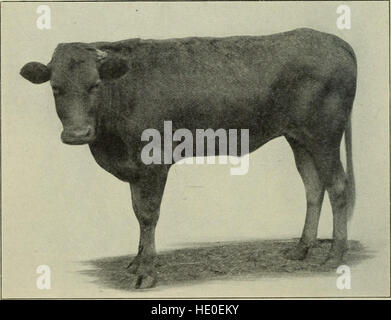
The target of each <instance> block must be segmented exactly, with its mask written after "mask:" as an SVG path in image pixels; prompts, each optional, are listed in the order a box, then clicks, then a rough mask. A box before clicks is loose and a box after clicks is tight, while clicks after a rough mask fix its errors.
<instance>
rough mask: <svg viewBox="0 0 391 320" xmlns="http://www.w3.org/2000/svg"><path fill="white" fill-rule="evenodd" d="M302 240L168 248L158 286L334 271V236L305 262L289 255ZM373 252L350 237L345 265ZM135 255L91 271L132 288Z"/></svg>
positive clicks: (95, 263)
mask: <svg viewBox="0 0 391 320" xmlns="http://www.w3.org/2000/svg"><path fill="white" fill-rule="evenodd" d="M297 241H298V239H291V240H255V241H246V242H217V243H202V244H197V245H194V246H193V247H189V248H184V249H177V250H170V251H163V252H160V253H159V254H158V258H157V264H156V266H157V272H158V286H172V285H175V284H178V283H182V284H183V283H188V284H191V283H198V282H203V281H210V280H222V279H234V278H237V279H243V278H251V277H255V278H259V277H266V276H267V277H281V278H283V277H288V276H295V275H296V276H305V275H312V276H314V275H315V274H319V275H322V274H326V273H330V272H333V273H335V267H331V266H326V265H323V264H322V262H324V260H325V259H326V257H327V253H328V250H329V248H330V246H331V240H319V241H318V243H317V245H316V246H315V247H314V248H312V249H311V250H310V252H309V255H308V257H307V258H306V259H305V260H303V261H294V260H289V259H287V258H285V255H284V253H285V252H286V251H287V250H289V249H291V248H293V247H294V246H295V244H296V243H297ZM371 256H372V255H371V253H370V252H369V251H368V250H366V249H365V247H363V246H362V245H361V244H360V243H359V242H358V241H349V251H348V252H347V254H346V255H345V263H346V264H347V265H349V266H352V265H355V264H358V263H360V261H363V260H364V259H368V258H370V257H371ZM133 257H134V256H130V255H129V256H119V257H109V258H102V259H97V260H91V261H87V262H83V263H87V264H88V265H89V266H91V269H89V270H83V271H81V273H82V274H85V275H88V276H92V277H93V278H94V279H95V280H94V282H95V283H96V284H98V285H99V286H102V287H108V288H113V289H120V290H127V291H132V290H135V289H133V285H132V284H133V283H134V281H135V280H136V279H135V278H136V277H135V275H134V274H132V273H130V272H129V271H128V269H127V268H126V267H127V265H128V264H129V262H130V261H132V259H133Z"/></svg>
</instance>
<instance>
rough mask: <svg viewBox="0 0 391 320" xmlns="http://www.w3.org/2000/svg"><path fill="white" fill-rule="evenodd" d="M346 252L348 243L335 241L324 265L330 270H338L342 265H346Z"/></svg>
mask: <svg viewBox="0 0 391 320" xmlns="http://www.w3.org/2000/svg"><path fill="white" fill-rule="evenodd" d="M346 251H347V244H346V241H334V242H333V245H332V247H331V249H330V251H329V254H328V256H327V258H326V260H325V261H324V262H323V265H324V266H327V267H330V268H334V267H335V268H337V267H339V266H340V265H343V264H344V263H345V261H344V255H345V252H346Z"/></svg>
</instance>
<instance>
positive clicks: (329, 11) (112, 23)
mask: <svg viewBox="0 0 391 320" xmlns="http://www.w3.org/2000/svg"><path fill="white" fill-rule="evenodd" d="M39 4H42V3H39ZM39 4H38V3H3V4H2V20H1V22H2V37H1V41H2V46H1V48H2V52H1V54H2V56H1V57H2V61H1V62H2V65H1V67H2V68H1V70H2V110H1V111H2V135H1V136H2V205H3V206H2V209H3V210H2V232H3V233H2V235H3V252H2V253H3V260H2V263H3V264H2V266H3V295H4V296H5V297H99V296H102V297H103V296H104V297H110V296H111V297H114V296H117V297H119V296H123V297H140V296H149V297H163V296H171V297H172V296H187V297H190V296H220V297H221V296H255V297H260V296H295V295H297V296H311V295H316V296H340V295H354V296H364V295H367V296H368V295H378V296H379V295H387V294H389V260H390V258H389V227H390V223H389V171H388V163H389V143H388V134H389V128H388V118H389V117H388V94H389V93H388V70H389V65H388V58H389V57H388V48H389V42H388V41H389V40H388V10H389V9H388V3H387V2H368V3H367V2H358V3H349V2H344V3H343V4H348V5H349V6H350V9H351V29H350V30H346V29H345V30H339V29H338V28H337V26H336V20H337V17H338V14H337V13H336V10H337V7H338V5H340V4H341V3H338V2H321V3H320V2H318V3H315V2H306V3H301V2H296V3H294V2H252V3H223V2H221V3H207V2H204V3H47V4H48V5H49V6H50V9H51V25H52V28H51V29H50V30H39V29H38V28H37V27H36V20H37V18H38V16H39V15H38V14H37V13H36V9H37V7H38V5H39ZM298 27H310V28H314V29H317V30H320V31H325V32H329V33H333V34H336V35H338V36H340V37H341V38H342V39H344V40H346V41H348V42H349V43H350V44H351V46H352V47H353V48H354V50H355V52H356V55H357V60H358V87H357V96H356V100H355V103H354V107H353V160H354V168H355V174H356V184H357V202H356V209H355V213H354V217H353V220H352V222H351V223H350V226H349V236H350V239H356V240H359V241H360V242H361V243H362V244H364V245H365V246H367V248H369V250H371V251H372V252H373V253H374V257H373V258H372V259H369V260H366V261H363V262H362V263H361V264H360V265H358V266H355V267H353V268H352V289H351V290H343V291H341V290H338V289H337V288H336V285H335V279H336V275H335V276H333V275H331V276H328V277H320V276H319V275H317V276H315V275H314V276H311V275H309V276H306V277H292V278H284V277H279V276H278V275H276V276H275V277H274V278H267V277H264V278H261V279H256V280H251V281H246V280H241V279H237V280H230V281H211V282H207V283H202V284H193V285H191V286H188V285H177V286H175V287H160V288H157V289H154V290H150V291H144V292H126V291H120V290H114V289H108V288H102V287H99V286H98V285H96V284H94V283H91V279H89V278H88V277H86V276H84V275H80V274H79V273H78V272H77V271H79V270H81V269H82V268H83V266H82V265H81V264H80V262H82V261H88V260H89V259H92V258H97V257H110V256H119V255H126V254H134V253H136V250H137V244H138V234H139V230H138V223H137V220H136V218H135V216H134V214H133V210H132V208H131V199H130V190H129V186H128V184H126V183H123V182H120V181H119V180H117V179H116V178H114V177H113V176H111V175H110V174H109V173H107V172H105V171H104V170H102V169H101V168H100V167H99V166H98V165H97V164H96V163H95V161H94V160H93V158H92V156H91V154H90V151H89V148H88V146H67V145H64V144H62V143H61V141H60V133H61V130H62V126H61V123H60V121H59V119H58V117H57V115H56V112H55V107H54V99H53V95H52V91H51V88H50V86H49V84H48V83H46V84H42V85H33V84H31V83H30V82H28V81H26V80H24V79H23V78H22V77H21V76H20V75H19V70H20V68H21V67H22V66H23V65H24V64H25V63H27V62H29V61H40V62H43V63H47V62H49V60H50V58H51V55H52V53H53V50H54V48H55V47H56V45H57V44H58V43H60V42H93V41H116V40H123V39H128V38H138V37H140V38H144V39H148V38H152V39H162V38H174V37H187V36H216V37H222V36H231V35H268V34H272V33H276V32H282V31H287V30H291V29H295V28H298ZM156 107H157V108H159V106H156ZM341 150H345V149H344V146H343V148H342V149H341ZM343 153H344V152H343ZM343 158H344V156H343ZM229 168H230V166H229V165H203V166H202V165H182V166H178V165H176V166H174V167H173V168H172V170H171V172H170V175H169V179H168V183H167V187H166V191H165V194H164V199H163V203H162V208H161V217H160V220H159V223H158V227H157V235H156V241H157V248H158V250H164V249H171V248H178V247H183V246H187V245H190V246H191V244H192V243H200V242H215V241H231V240H246V239H285V238H286V239H289V238H293V237H295V238H298V237H299V236H300V234H301V230H302V227H303V224H304V218H305V208H306V202H305V193H304V188H303V185H302V181H301V179H300V176H299V174H298V172H297V170H296V168H295V164H294V159H293V155H292V151H291V150H290V147H289V146H288V144H287V142H286V141H285V140H284V139H283V138H279V139H275V140H273V141H271V142H269V143H268V144H266V145H265V146H263V147H262V148H261V149H259V150H257V151H256V152H254V153H253V154H251V156H250V169H249V173H248V174H247V175H244V176H231V175H230V173H229V172H230V171H229ZM331 232H332V213H331V209H330V205H329V201H328V198H327V197H326V198H325V201H324V205H323V211H322V216H321V221H320V227H319V236H320V237H321V238H330V237H331ZM42 264H45V265H48V266H50V267H51V272H52V283H51V287H52V288H51V289H50V290H38V289H37V287H36V279H37V276H38V275H37V273H36V269H37V266H39V265H42Z"/></svg>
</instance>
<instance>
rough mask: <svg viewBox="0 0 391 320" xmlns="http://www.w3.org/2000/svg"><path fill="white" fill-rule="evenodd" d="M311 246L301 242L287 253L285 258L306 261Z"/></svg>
mask: <svg viewBox="0 0 391 320" xmlns="http://www.w3.org/2000/svg"><path fill="white" fill-rule="evenodd" d="M309 248H310V247H309V246H307V245H305V244H303V243H302V242H299V243H298V244H297V245H296V246H295V247H294V248H292V249H289V250H287V251H286V252H285V258H287V259H289V260H304V259H305V258H306V257H307V254H308V250H309Z"/></svg>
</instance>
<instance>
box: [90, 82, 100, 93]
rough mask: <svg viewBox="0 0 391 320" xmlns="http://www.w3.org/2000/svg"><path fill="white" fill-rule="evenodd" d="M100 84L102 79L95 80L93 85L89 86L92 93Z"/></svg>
mask: <svg viewBox="0 0 391 320" xmlns="http://www.w3.org/2000/svg"><path fill="white" fill-rule="evenodd" d="M99 85H100V81H97V82H95V83H94V84H93V85H91V86H90V87H89V88H88V92H90V93H92V92H94V91H95V90H96V89H98V88H99Z"/></svg>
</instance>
